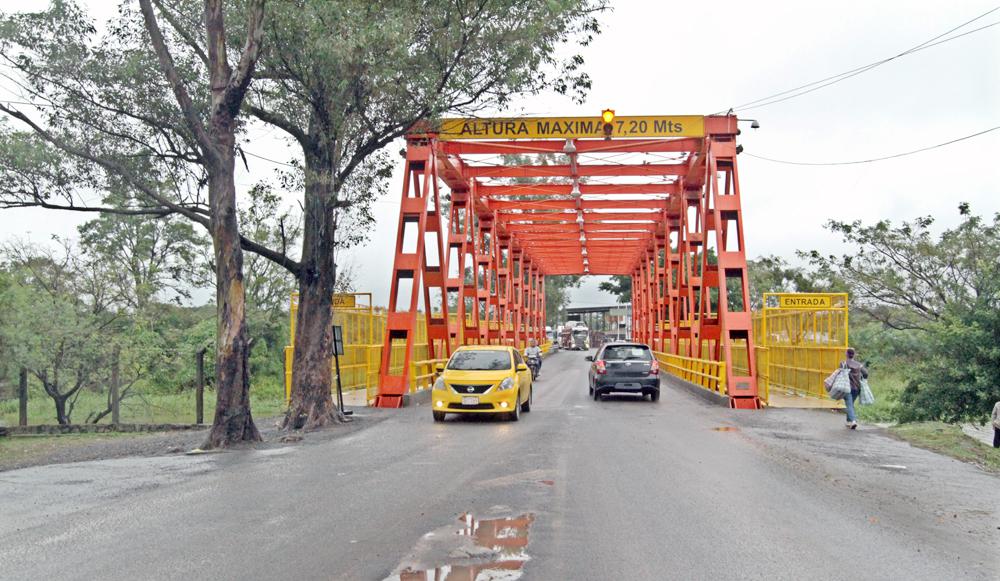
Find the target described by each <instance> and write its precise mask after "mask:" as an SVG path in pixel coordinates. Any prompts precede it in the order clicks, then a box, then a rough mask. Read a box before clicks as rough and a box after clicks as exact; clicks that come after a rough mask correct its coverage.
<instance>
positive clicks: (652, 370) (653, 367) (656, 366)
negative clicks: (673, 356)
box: [649, 359, 660, 375]
mask: <svg viewBox="0 0 1000 581" xmlns="http://www.w3.org/2000/svg"><path fill="white" fill-rule="evenodd" d="M649 374H650V375H659V374H660V362H659V361H657V360H656V359H654V360H653V362H652V363H650V364H649Z"/></svg>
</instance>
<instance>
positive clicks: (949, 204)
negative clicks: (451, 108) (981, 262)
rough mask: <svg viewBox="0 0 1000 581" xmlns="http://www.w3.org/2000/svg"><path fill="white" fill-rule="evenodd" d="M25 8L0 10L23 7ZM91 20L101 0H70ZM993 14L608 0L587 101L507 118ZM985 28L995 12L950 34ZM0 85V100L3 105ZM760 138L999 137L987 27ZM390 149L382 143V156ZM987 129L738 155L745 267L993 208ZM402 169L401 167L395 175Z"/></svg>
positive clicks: (855, 4) (998, 29)
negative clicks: (857, 236)
mask: <svg viewBox="0 0 1000 581" xmlns="http://www.w3.org/2000/svg"><path fill="white" fill-rule="evenodd" d="M37 4H38V2H36V1H35V0H0V10H4V11H14V10H25V9H28V8H31V7H33V6H35V5H37ZM85 4H87V5H89V6H90V7H91V9H92V12H93V15H94V17H95V19H98V20H103V19H106V18H110V17H113V16H114V14H115V7H114V6H115V3H113V2H108V1H104V0H90V1H89V2H85ZM995 6H996V0H992V1H986V2H983V1H962V2H947V3H945V2H913V1H880V2H870V1H864V2H861V1H841V2H825V3H815V2H753V3H751V2H744V1H727V0H718V1H716V2H711V3H708V2H683V3H682V2H660V1H617V2H613V11H611V12H609V13H608V14H606V15H605V16H604V17H603V18H602V26H603V30H604V32H603V34H601V35H600V36H599V37H598V38H597V39H596V41H595V42H594V43H593V44H592V45H591V46H590V47H588V48H586V49H585V50H584V52H583V54H584V57H585V59H586V62H587V64H586V69H587V71H588V72H589V73H590V75H591V77H592V79H593V83H594V86H593V90H592V91H591V93H590V97H589V99H588V101H587V103H586V104H585V105H583V106H579V105H574V104H573V103H571V102H570V101H569V100H568V99H566V98H563V97H559V96H554V95H543V96H538V97H532V98H530V99H525V100H523V101H522V102H520V104H519V106H518V107H517V108H515V109H513V110H511V111H509V112H506V113H509V114H530V115H599V114H600V111H601V110H602V109H603V108H606V107H611V108H614V109H615V110H616V111H617V113H618V114H619V115H647V114H707V113H713V112H717V111H720V110H725V109H728V108H729V107H730V106H734V105H739V104H741V103H745V102H748V101H753V100H755V99H758V98H761V97H765V96H768V95H771V94H774V93H778V92H781V91H785V90H787V89H791V88H794V87H797V86H799V85H803V84H805V83H809V82H812V81H816V80H819V79H822V78H824V77H828V76H831V75H835V74H838V73H841V72H844V71H847V70H851V69H854V68H856V67H859V66H861V65H865V64H868V63H871V62H873V61H877V60H880V59H883V58H886V57H889V56H892V55H894V54H897V53H899V52H902V51H903V50H906V49H908V48H910V47H912V46H914V45H917V44H920V43H922V42H924V41H926V40H928V39H930V38H932V37H935V36H937V35H938V34H941V33H943V32H945V31H947V30H948V29H950V28H953V27H955V26H957V25H959V24H961V23H963V22H965V21H967V20H969V19H971V18H973V17H975V16H978V15H980V14H982V13H983V12H986V11H987V10H990V9H991V8H994V7H995ZM997 21H1000V11H997V12H994V13H992V14H990V15H989V16H986V17H985V18H983V19H980V20H978V21H977V22H975V23H973V24H971V25H969V26H968V27H966V28H963V29H961V30H960V31H958V32H962V31H965V30H970V29H973V28H978V27H980V26H983V25H987V24H991V23H994V22H997ZM11 96H12V93H11V91H10V87H9V86H4V85H3V84H2V83H0V98H11ZM737 112H738V113H739V114H740V116H741V117H749V118H755V119H758V120H759V121H760V124H761V128H760V129H758V130H749V129H746V128H744V130H743V135H742V136H741V143H742V144H743V146H744V147H745V151H746V153H752V154H755V155H760V156H764V157H770V158H776V159H782V160H790V161H802V162H838V161H851V160H859V159H869V158H874V157H882V156H886V155H892V154H896V153H900V152H905V151H910V150H914V149H918V148H921V147H925V146H930V145H934V144H937V143H941V142H945V141H949V140H951V139H954V138H958V137H962V136H965V135H969V134H972V133H976V132H978V131H982V130H984V129H988V128H991V127H995V126H998V125H1000V26H995V27H992V28H989V29H986V30H983V31H981V32H977V33H974V34H970V35H968V36H966V37H963V38H960V39H958V40H955V41H952V42H948V43H945V44H942V45H940V46H936V47H933V48H929V49H927V50H924V51H921V52H918V53H915V54H912V55H909V56H906V57H903V58H900V59H897V60H894V61H892V62H889V63H886V64H884V65H882V66H880V67H878V68H875V69H873V70H871V71H868V72H865V73H863V74H860V75H858V76H855V77H853V78H850V79H847V80H845V81H843V82H841V83H838V84H835V85H832V86H830V87H826V88H823V89H820V90H817V91H815V92H812V93H809V94H807V95H804V96H802V97H798V98H795V99H791V100H788V101H785V102H781V103H777V104H774V105H770V106H766V107H761V108H757V109H753V110H746V111H740V110H738V111H737ZM399 147H400V145H399V144H395V145H393V146H392V148H391V149H392V150H393V151H396V150H398V149H399ZM248 150H250V151H253V152H255V153H259V154H261V155H264V156H266V157H270V158H273V159H278V160H288V159H290V158H291V157H293V156H294V155H295V149H294V148H291V147H288V146H287V144H285V143H283V142H281V141H280V140H279V139H277V134H276V133H275V132H273V131H261V132H258V133H257V134H256V135H255V136H254V139H253V140H252V143H251V144H250V145H248ZM998 151H1000V131H995V132H993V133H990V134H988V135H984V136H982V137H978V138H975V139H971V140H967V141H964V142H961V143H957V144H954V145H950V146H948V147H944V148H940V149H936V150H933V151H930V152H926V153H920V154H916V155H912V156H907V157H903V158H900V159H894V160H889V161H883V162H878V163H870V164H860V165H848V166H834V167H809V166H794V165H784V164H777V163H772V162H768V161H763V160H759V159H754V158H751V157H749V156H746V155H742V156H740V158H739V171H740V185H741V191H742V198H743V210H744V222H745V228H746V232H745V236H746V247H747V251H748V255H749V256H750V257H755V256H761V255H769V254H776V255H779V256H784V257H786V258H789V259H791V258H793V257H794V252H795V251H796V250H798V249H804V250H807V249H818V250H821V251H824V252H835V251H837V250H839V249H841V244H840V240H839V239H838V238H837V237H836V236H834V235H833V234H831V233H829V232H827V231H825V230H824V229H823V224H824V223H825V222H826V221H827V220H829V219H841V220H854V219H862V220H867V221H873V220H876V219H882V218H889V219H892V220H904V219H912V218H914V217H917V216H925V215H931V216H935V217H936V218H937V220H938V225H939V227H942V228H943V227H946V226H951V225H954V224H955V223H956V222H957V221H958V212H957V206H958V204H959V202H962V201H967V202H969V203H971V205H972V208H973V210H974V211H975V212H977V213H980V214H992V213H994V212H998V211H1000V196H998V195H997V194H998V193H1000V162H998V155H997V154H998ZM273 169H274V168H273V166H272V165H270V164H268V163H267V162H263V161H260V160H256V161H254V160H253V159H251V165H250V170H251V171H250V172H249V173H247V172H245V171H241V173H240V175H239V176H238V178H237V182H238V184H239V187H241V188H243V189H244V190H245V189H246V188H248V187H249V186H250V185H251V184H253V183H254V182H255V181H256V180H257V179H259V178H260V177H265V176H267V175H270V173H271V172H272V170H273ZM397 169H398V170H401V167H400V168H397ZM400 176H401V171H397V176H396V178H394V181H393V184H392V186H391V188H390V193H389V196H388V197H387V198H386V199H383V200H380V201H379V202H378V203H377V204H376V212H375V214H376V216H377V217H378V225H377V227H376V229H375V231H374V232H373V234H372V239H371V241H370V242H369V243H368V244H367V245H365V246H364V247H362V248H358V249H355V250H353V251H350V252H349V253H348V254H349V257H348V259H349V260H351V261H353V262H354V263H355V265H356V268H357V270H358V283H359V284H358V287H359V289H358V290H364V291H372V292H374V293H375V302H376V304H385V302H386V301H387V295H388V284H389V277H390V270H391V265H392V248H393V243H394V240H393V239H392V238H393V237H394V236H395V229H396V223H397V219H398V211H399V202H398V199H399V196H400V191H401V187H402V185H401V184H402V182H401V177H400ZM84 219H85V217H83V216H81V215H79V214H72V213H64V214H58V213H53V212H49V211H43V210H27V209H20V210H2V211H0V232H2V234H0V238H2V239H6V238H8V237H10V236H15V235H21V236H26V237H28V238H30V239H33V240H38V241H40V242H41V241H45V240H48V239H49V238H50V236H51V235H53V234H59V235H73V234H75V227H76V225H78V224H79V223H81V222H82V221H83V220H84ZM589 279H590V280H588V281H587V284H585V285H584V287H583V288H581V289H580V290H579V291H577V292H575V293H574V295H573V302H574V304H576V305H593V304H608V303H611V302H613V301H612V300H611V298H610V296H609V295H606V294H604V293H600V292H599V291H597V289H596V286H597V282H598V281H597V280H596V279H598V277H589Z"/></svg>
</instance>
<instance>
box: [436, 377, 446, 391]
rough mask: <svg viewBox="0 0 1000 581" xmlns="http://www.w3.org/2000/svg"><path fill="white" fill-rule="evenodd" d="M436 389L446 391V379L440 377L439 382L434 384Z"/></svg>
mask: <svg viewBox="0 0 1000 581" xmlns="http://www.w3.org/2000/svg"><path fill="white" fill-rule="evenodd" d="M434 389H444V378H443V377H439V378H437V381H435V382H434Z"/></svg>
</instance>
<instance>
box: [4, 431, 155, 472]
mask: <svg viewBox="0 0 1000 581" xmlns="http://www.w3.org/2000/svg"><path fill="white" fill-rule="evenodd" d="M139 435H142V434H137V433H129V434H68V435H65V436H27V437H15V438H0V469H2V468H3V467H4V465H5V464H6V465H13V464H17V463H19V462H21V461H24V460H27V459H29V458H35V457H38V456H47V455H49V454H51V453H53V452H58V451H59V450H65V449H67V448H74V447H76V446H81V445H84V444H91V443H95V442H102V441H106V440H110V439H114V438H129V437H136V436H139Z"/></svg>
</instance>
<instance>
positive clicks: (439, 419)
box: [434, 410, 445, 422]
mask: <svg viewBox="0 0 1000 581" xmlns="http://www.w3.org/2000/svg"><path fill="white" fill-rule="evenodd" d="M444 416H445V413H444V412H439V411H436V410H435V411H434V421H435V422H443V421H444Z"/></svg>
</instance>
